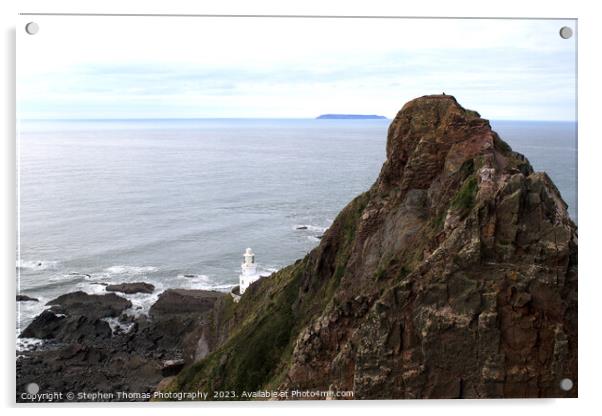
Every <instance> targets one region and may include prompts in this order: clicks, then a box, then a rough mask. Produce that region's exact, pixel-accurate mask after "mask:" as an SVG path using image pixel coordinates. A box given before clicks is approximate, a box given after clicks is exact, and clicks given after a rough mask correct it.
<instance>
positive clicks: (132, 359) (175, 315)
mask: <svg viewBox="0 0 602 416" xmlns="http://www.w3.org/2000/svg"><path fill="white" fill-rule="evenodd" d="M120 299H121V300H120ZM224 302H229V303H231V302H232V301H231V299H230V297H229V296H228V294H226V293H221V292H211V291H197V290H185V289H177V290H169V291H166V292H165V293H163V294H162V295H161V300H160V302H157V303H158V306H156V307H154V309H153V317H152V318H149V317H146V316H140V317H133V316H130V315H126V314H123V313H122V311H123V310H124V309H125V307H126V306H127V305H128V304H127V303H124V302H123V298H119V297H118V296H117V295H114V294H109V295H85V294H83V295H82V292H75V293H70V294H67V295H63V296H61V297H59V298H57V299H55V300H53V301H51V302H50V303H51V304H53V305H55V306H52V308H51V309H50V310H46V311H44V312H42V314H40V315H39V316H38V317H36V318H35V319H34V321H33V322H32V323H31V324H30V325H29V326H28V327H27V328H26V329H25V331H23V333H22V334H21V337H33V338H41V339H48V340H55V341H58V342H59V344H57V345H55V346H54V347H53V348H51V349H44V350H40V351H26V352H22V353H21V355H20V358H19V359H18V360H17V391H18V392H20V391H24V389H25V386H26V385H27V384H28V383H30V382H36V383H38V384H39V385H40V389H41V390H44V391H95V392H115V391H120V390H122V389H126V390H128V391H134V392H141V393H147V394H148V393H150V392H152V391H153V389H154V388H155V386H156V385H157V384H158V383H159V382H160V381H161V380H163V379H164V378H165V377H171V376H174V375H176V374H178V373H179V372H180V370H181V369H182V368H183V367H184V366H185V365H186V364H190V363H192V362H194V361H195V360H197V359H200V358H203V357H204V356H205V355H207V354H208V353H209V351H211V350H213V349H214V348H215V346H216V345H217V344H218V342H219V341H220V340H218V339H217V338H218V334H217V332H216V331H215V327H214V325H215V324H216V323H218V322H221V318H220V317H219V316H218V315H217V314H216V313H215V311H216V310H222V309H223V303H224ZM93 303H97V304H99V306H98V307H97V308H94V307H93V305H92V304H93ZM216 304H219V305H220V306H219V307H218V306H217V305H216ZM86 305H87V306H88V307H90V308H92V309H94V310H93V311H91V312H87V313H82V312H85V309H86ZM59 309H60V311H61V312H64V313H65V314H63V313H58V310H59ZM118 314H120V315H119V316H118ZM108 317H113V319H115V318H117V319H119V321H120V322H121V323H122V324H126V325H127V330H121V329H120V327H117V328H115V331H114V332H113V331H111V327H110V325H109V323H108V322H107V321H106V318H108ZM57 374H60V376H56V375H57ZM17 400H18V401H19V400H20V398H19V396H17ZM142 400H144V399H142Z"/></svg>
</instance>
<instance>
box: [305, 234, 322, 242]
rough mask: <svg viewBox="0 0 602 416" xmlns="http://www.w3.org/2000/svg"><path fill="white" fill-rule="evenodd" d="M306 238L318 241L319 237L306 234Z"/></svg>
mask: <svg viewBox="0 0 602 416" xmlns="http://www.w3.org/2000/svg"><path fill="white" fill-rule="evenodd" d="M307 239H308V240H310V241H320V239H319V238H318V237H314V236H313V235H308V236H307Z"/></svg>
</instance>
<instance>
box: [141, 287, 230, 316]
mask: <svg viewBox="0 0 602 416" xmlns="http://www.w3.org/2000/svg"><path fill="white" fill-rule="evenodd" d="M223 296H224V293H222V292H215V291H211V290H191V289H168V290H166V291H165V292H163V293H161V295H159V299H158V300H157V302H155V303H154V304H153V306H151V308H150V312H149V313H150V315H151V316H152V317H154V318H157V317H165V316H168V315H173V314H200V313H203V312H207V311H209V310H211V308H213V305H214V304H215V301H216V300H217V299H219V298H221V297H223Z"/></svg>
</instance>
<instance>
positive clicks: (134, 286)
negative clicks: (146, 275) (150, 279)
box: [105, 282, 155, 294]
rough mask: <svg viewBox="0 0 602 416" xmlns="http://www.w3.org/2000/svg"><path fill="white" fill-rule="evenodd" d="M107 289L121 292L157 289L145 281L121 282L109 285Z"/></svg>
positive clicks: (142, 291)
mask: <svg viewBox="0 0 602 416" xmlns="http://www.w3.org/2000/svg"><path fill="white" fill-rule="evenodd" d="M105 290H106V291H107V292H121V293H125V294H133V293H153V292H154V290H155V286H153V285H151V284H150V283H145V282H135V283H119V284H114V285H108V286H107V287H106V289H105Z"/></svg>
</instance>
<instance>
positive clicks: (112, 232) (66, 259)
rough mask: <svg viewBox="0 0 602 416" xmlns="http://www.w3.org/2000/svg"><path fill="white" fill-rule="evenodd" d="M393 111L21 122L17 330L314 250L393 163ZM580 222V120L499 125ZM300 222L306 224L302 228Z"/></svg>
mask: <svg viewBox="0 0 602 416" xmlns="http://www.w3.org/2000/svg"><path fill="white" fill-rule="evenodd" d="M389 123H390V120H309V119H296V120H292V119H291V120H282V119H278V120H277V119H273V120H268V119H262V120H259V119H203V120H74V121H64V120H63V121H60V120H56V121H22V122H21V123H20V126H19V138H18V165H19V175H18V181H19V183H18V197H19V204H20V206H19V234H18V238H19V241H18V253H17V277H18V286H17V287H18V290H19V292H20V293H21V294H26V295H28V296H32V297H35V298H38V299H39V301H40V302H17V313H18V316H17V318H18V319H17V333H19V332H20V331H21V330H22V329H23V328H25V327H26V326H27V325H28V324H29V322H31V320H32V319H33V317H35V316H36V315H37V314H38V313H40V312H41V311H42V310H43V309H44V304H45V303H46V302H47V301H49V300H50V299H52V298H54V297H56V296H59V295H61V294H63V293H67V292H71V291H75V290H84V291H86V292H89V293H104V286H103V284H105V283H111V282H115V283H121V282H135V281H147V282H149V283H152V284H154V285H155V286H156V288H157V290H156V291H155V293H154V294H151V295H147V294H136V295H128V296H127V297H128V298H129V299H130V300H131V301H132V303H133V304H134V311H138V313H144V312H145V311H147V310H148V307H149V306H150V305H151V304H152V303H153V302H154V301H155V300H156V298H157V296H158V294H159V293H160V292H161V291H162V290H164V289H166V288H170V287H184V288H201V289H217V290H228V289H229V288H231V287H232V286H233V285H235V284H236V283H237V282H238V274H239V271H240V263H241V260H242V253H243V251H244V250H245V248H246V247H251V248H252V249H253V250H254V252H255V254H256V259H257V262H258V264H259V267H260V271H263V272H265V273H269V272H271V271H275V270H278V269H279V268H282V267H284V266H286V265H288V264H290V263H292V262H293V261H295V260H296V259H299V258H301V257H303V256H304V255H305V254H306V253H307V252H309V251H310V250H311V249H312V248H313V247H315V246H316V245H317V244H318V242H319V237H320V236H321V235H322V233H323V232H324V231H325V230H326V229H327V227H328V226H329V225H330V224H331V222H332V221H333V220H334V218H335V216H336V215H337V213H338V212H339V211H340V210H341V208H343V207H344V206H345V205H346V204H347V203H348V202H349V201H350V200H351V199H353V197H355V196H356V195H358V194H359V193H361V192H363V191H365V190H367V189H368V188H369V187H370V186H371V185H372V183H373V182H374V181H375V179H376V178H377V176H378V174H379V171H380V168H381V166H382V163H383V162H384V160H385V143H386V133H387V127H388V124H389ZM491 124H492V126H493V128H494V129H495V130H496V131H497V132H498V133H499V134H500V136H501V137H502V138H503V139H504V140H506V141H507V142H508V143H509V144H510V145H511V146H512V148H513V149H514V150H516V151H518V152H520V153H523V154H524V155H525V156H527V158H528V159H529V160H530V162H531V163H532V165H533V166H534V168H535V169H536V170H538V171H545V172H547V173H548V174H549V175H550V177H551V178H552V179H553V180H554V182H555V183H556V186H557V187H558V189H559V190H560V192H561V194H562V196H563V198H564V200H565V201H566V202H567V204H568V205H569V212H570V214H571V217H572V218H573V219H574V220H575V221H576V220H577V138H576V124H575V123H570V122H530V121H529V122H528V121H493V122H492V123H491ZM299 228H301V229H299Z"/></svg>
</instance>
